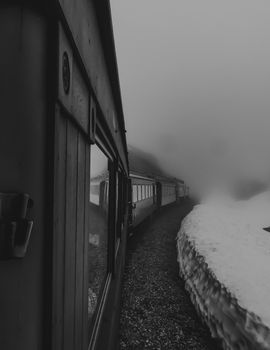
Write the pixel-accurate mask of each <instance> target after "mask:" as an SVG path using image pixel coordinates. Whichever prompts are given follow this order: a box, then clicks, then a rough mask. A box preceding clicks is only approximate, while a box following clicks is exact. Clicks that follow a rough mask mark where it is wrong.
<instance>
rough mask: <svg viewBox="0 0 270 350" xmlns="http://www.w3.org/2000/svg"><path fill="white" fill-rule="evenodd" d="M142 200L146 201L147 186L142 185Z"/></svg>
mask: <svg viewBox="0 0 270 350" xmlns="http://www.w3.org/2000/svg"><path fill="white" fill-rule="evenodd" d="M142 199H145V185H142Z"/></svg>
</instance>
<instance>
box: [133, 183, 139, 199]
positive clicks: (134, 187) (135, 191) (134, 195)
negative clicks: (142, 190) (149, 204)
mask: <svg viewBox="0 0 270 350" xmlns="http://www.w3.org/2000/svg"><path fill="white" fill-rule="evenodd" d="M137 200H138V196H137V186H136V185H133V186H132V202H133V203H135V202H137Z"/></svg>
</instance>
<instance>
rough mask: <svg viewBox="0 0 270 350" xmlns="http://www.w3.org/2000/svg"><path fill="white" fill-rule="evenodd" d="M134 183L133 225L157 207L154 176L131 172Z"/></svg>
mask: <svg viewBox="0 0 270 350" xmlns="http://www.w3.org/2000/svg"><path fill="white" fill-rule="evenodd" d="M130 178H131V183H132V227H135V226H137V225H139V224H140V223H141V222H142V221H143V220H144V219H145V218H146V217H148V216H151V215H152V214H153V212H154V211H155V210H156V209H157V200H156V182H155V179H154V178H151V177H146V176H140V175H136V174H130Z"/></svg>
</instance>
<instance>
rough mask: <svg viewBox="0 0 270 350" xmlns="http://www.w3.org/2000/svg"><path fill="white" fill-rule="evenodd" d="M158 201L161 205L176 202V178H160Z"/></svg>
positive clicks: (158, 182)
mask: <svg viewBox="0 0 270 350" xmlns="http://www.w3.org/2000/svg"><path fill="white" fill-rule="evenodd" d="M157 184H158V203H159V206H161V207H163V206H165V205H168V204H171V203H174V202H176V200H177V195H176V190H177V188H176V183H175V181H174V179H170V178H164V177H163V178H162V179H161V178H158V181H157Z"/></svg>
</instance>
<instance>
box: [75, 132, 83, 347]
mask: <svg viewBox="0 0 270 350" xmlns="http://www.w3.org/2000/svg"><path fill="white" fill-rule="evenodd" d="M77 174H78V175H77V176H78V178H77V180H78V181H77V236H76V289H75V306H76V309H75V349H76V350H77V349H78V350H79V349H82V346H83V345H82V344H83V329H82V327H83V324H82V322H83V318H82V313H83V282H84V281H83V280H84V271H83V266H84V254H83V253H84V233H85V232H84V231H85V225H84V207H85V195H86V193H85V141H84V139H83V138H82V136H79V137H78V163H77Z"/></svg>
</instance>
